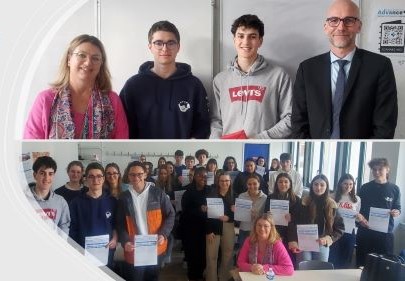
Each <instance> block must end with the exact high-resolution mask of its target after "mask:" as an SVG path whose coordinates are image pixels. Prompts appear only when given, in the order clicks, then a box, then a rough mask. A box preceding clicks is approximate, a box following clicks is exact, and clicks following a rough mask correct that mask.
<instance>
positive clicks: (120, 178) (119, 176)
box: [104, 162, 122, 195]
mask: <svg viewBox="0 0 405 281" xmlns="http://www.w3.org/2000/svg"><path fill="white" fill-rule="evenodd" d="M108 168H114V169H116V170H117V172H118V186H117V195H119V194H120V193H121V192H122V189H121V183H122V176H121V171H120V167H119V166H118V164H117V163H114V162H112V163H108V164H107V165H106V166H105V173H106V174H107V169H108ZM105 178H106V180H105V181H104V185H105V186H106V187H107V188H108V190H109V191H110V192H111V194H113V193H114V192H113V189H112V186H111V185H110V183H109V182H108V180H107V177H105Z"/></svg>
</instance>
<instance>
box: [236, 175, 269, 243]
mask: <svg viewBox="0 0 405 281" xmlns="http://www.w3.org/2000/svg"><path fill="white" fill-rule="evenodd" d="M261 179H262V178H261V177H260V176H259V175H257V174H256V173H254V174H250V175H248V176H247V178H246V186H247V191H246V192H243V193H241V194H240V195H239V196H238V198H240V199H245V200H250V201H252V209H251V215H250V216H251V219H250V221H241V222H240V226H239V235H238V245H239V248H240V247H242V245H243V242H244V241H245V239H246V238H247V237H248V236H249V234H250V230H251V229H252V222H253V221H254V220H255V219H256V218H257V217H260V216H261V215H262V214H263V212H264V203H265V202H266V198H267V196H266V194H264V192H263V191H261V190H260V189H259V188H260V182H261Z"/></svg>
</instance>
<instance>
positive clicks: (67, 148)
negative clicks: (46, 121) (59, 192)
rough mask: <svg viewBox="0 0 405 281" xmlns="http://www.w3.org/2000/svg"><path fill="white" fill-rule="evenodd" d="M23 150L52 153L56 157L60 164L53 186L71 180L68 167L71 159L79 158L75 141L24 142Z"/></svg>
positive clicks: (56, 186) (26, 151) (23, 151)
mask: <svg viewBox="0 0 405 281" xmlns="http://www.w3.org/2000/svg"><path fill="white" fill-rule="evenodd" d="M21 152H22V153H28V152H49V153H50V156H51V157H52V158H54V159H55V161H56V164H57V165H58V166H57V171H56V176H55V181H54V184H53V188H58V187H59V186H62V185H64V184H65V183H66V182H67V181H68V180H69V178H68V177H67V173H66V167H67V165H68V164H69V162H70V161H73V160H77V159H78V158H77V156H78V146H77V143H75V142H24V143H22V149H21Z"/></svg>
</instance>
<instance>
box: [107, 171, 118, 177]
mask: <svg viewBox="0 0 405 281" xmlns="http://www.w3.org/2000/svg"><path fill="white" fill-rule="evenodd" d="M119 174H120V173H118V172H114V173H106V175H107V176H110V177H111V176H116V175H119Z"/></svg>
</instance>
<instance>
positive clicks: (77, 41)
mask: <svg viewBox="0 0 405 281" xmlns="http://www.w3.org/2000/svg"><path fill="white" fill-rule="evenodd" d="M83 43H90V44H92V45H94V46H96V47H97V48H99V49H100V52H101V57H102V62H101V65H100V71H99V73H98V74H97V77H96V81H95V87H96V88H97V89H98V90H99V91H100V92H101V93H103V94H108V92H110V91H111V89H112V86H111V74H110V70H109V69H108V65H107V55H106V52H105V49H104V46H103V43H101V41H100V40H99V39H98V38H97V37H95V36H92V35H88V34H82V35H79V36H77V37H75V38H74V39H73V40H72V41H71V42H70V44H69V47H68V48H67V50H66V51H65V53H64V54H63V57H62V60H61V62H60V66H59V73H58V78H57V79H56V81H55V82H53V83H52V84H51V86H52V87H53V88H54V89H55V90H56V91H57V92H60V91H61V90H62V89H64V88H66V87H68V86H69V76H70V68H69V65H68V61H69V58H70V57H71V56H72V54H73V52H74V50H75V49H76V48H77V46H79V45H81V44H83Z"/></svg>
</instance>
